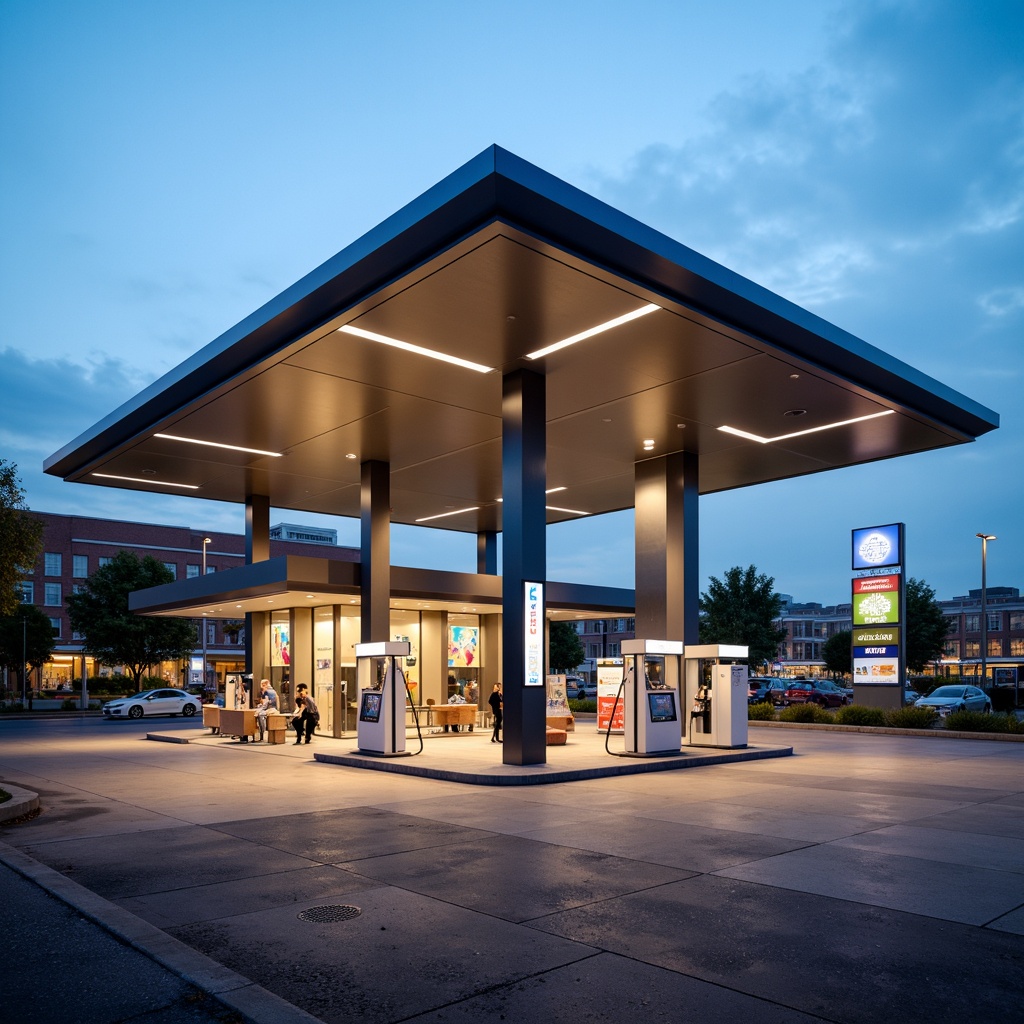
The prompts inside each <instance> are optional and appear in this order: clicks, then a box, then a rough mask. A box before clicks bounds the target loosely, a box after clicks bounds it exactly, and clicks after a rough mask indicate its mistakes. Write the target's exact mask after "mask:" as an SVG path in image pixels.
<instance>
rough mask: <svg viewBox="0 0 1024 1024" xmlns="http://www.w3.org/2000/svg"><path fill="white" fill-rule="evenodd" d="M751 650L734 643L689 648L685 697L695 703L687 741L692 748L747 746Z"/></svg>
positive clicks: (685, 739) (690, 718)
mask: <svg viewBox="0 0 1024 1024" xmlns="http://www.w3.org/2000/svg"><path fill="white" fill-rule="evenodd" d="M748 652H749V648H747V647H740V646H737V645H734V644H691V645H690V646H689V647H687V648H686V656H685V659H684V662H685V671H686V695H687V698H688V701H687V702H688V703H690V702H692V708H691V711H690V717H689V722H688V723H687V729H686V732H685V734H684V737H683V739H684V741H685V742H686V743H688V744H689V745H690V746H691V747H745V746H746V745H747V693H748V689H747V666H746V665H745V664H742V665H741V664H737V661H739V660H744V661H745V660H746V658H747V654H748Z"/></svg>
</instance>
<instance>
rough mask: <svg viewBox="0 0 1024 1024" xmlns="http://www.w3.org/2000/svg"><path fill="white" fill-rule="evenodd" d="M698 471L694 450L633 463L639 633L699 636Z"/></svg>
mask: <svg viewBox="0 0 1024 1024" xmlns="http://www.w3.org/2000/svg"><path fill="white" fill-rule="evenodd" d="M697 470H698V458H697V456H696V455H695V454H693V453H691V452H676V453H674V454H672V455H664V456H661V457H660V458H654V459H646V460H644V461H643V462H638V463H637V464H636V466H635V468H634V489H635V494H634V503H635V506H636V520H635V522H636V525H635V531H636V635H637V636H638V637H643V638H644V639H648V640H682V642H683V643H684V644H696V643H697V642H698V640H699V628H698V627H699V619H698V611H699V607H698V606H699V601H700V578H699V576H698V557H697V547H698V543H699V539H700V531H699V522H698V514H697V504H698V490H697Z"/></svg>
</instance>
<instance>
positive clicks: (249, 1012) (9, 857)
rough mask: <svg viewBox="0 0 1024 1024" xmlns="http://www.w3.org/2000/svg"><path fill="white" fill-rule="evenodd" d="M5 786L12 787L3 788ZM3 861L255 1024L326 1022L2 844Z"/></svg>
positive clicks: (1, 855) (95, 922) (0, 851)
mask: <svg viewBox="0 0 1024 1024" xmlns="http://www.w3.org/2000/svg"><path fill="white" fill-rule="evenodd" d="M4 788H6V789H10V788H12V787H8V786H6V785H5V787H4ZM22 792H27V790H22ZM37 802H38V797H37ZM4 806H6V804H5V805H4ZM0 863H2V864H5V865H7V867H9V868H11V869H12V870H13V871H16V872H17V873H18V874H19V875H21V876H22V877H23V878H27V879H28V880H29V881H30V882H34V883H35V884H36V885H38V886H39V887H40V888H41V889H44V890H45V891H46V892H48V893H50V894H51V895H52V896H56V897H57V899H59V900H60V901H61V902H62V903H66V904H67V905H68V906H69V907H72V908H73V909H74V910H76V911H78V913H80V914H81V915H82V916H83V917H85V918H88V919H89V920H90V921H92V922H93V923H94V924H97V925H99V926H100V927H101V928H102V929H103V930H104V931H107V932H109V933H110V934H111V935H113V936H114V937H115V938H117V939H120V940H121V941H122V942H124V943H125V944H126V945H128V946H131V948H132V949H135V950H137V951H138V952H140V953H142V954H143V955H145V956H147V957H149V959H150V960H154V961H156V963H158V964H160V965H161V966H163V967H166V968H167V970H169V971H170V972H171V973H172V974H176V975H177V976H178V977H179V978H181V979H182V980H183V981H186V982H188V983H189V984H190V985H193V986H195V987H196V988H198V989H200V990H202V991H203V992H205V993H206V994H207V995H209V996H211V997H212V998H213V999H216V1000H217V1001H218V1002H220V1003H222V1004H223V1005H224V1006H226V1007H228V1008H229V1009H232V1010H235V1011H236V1012H238V1013H240V1014H242V1016H243V1017H245V1019H246V1020H247V1021H251V1022H252V1024H323V1021H321V1020H320V1018H319V1017H314V1016H313V1015H312V1014H309V1013H306V1011H305V1010H300V1009H299V1008H298V1007H297V1006H293V1005H292V1004H291V1003H289V1002H286V1001H285V1000H284V999H282V998H281V997H280V996H278V995H275V994H274V993H273V992H269V991H268V990H267V989H265V988H263V987H262V986H260V985H257V984H255V983H254V982H252V981H250V980H249V979H248V978H244V977H242V975H240V974H237V973H236V972H235V971H232V970H230V969H229V968H227V967H225V966H223V964H219V963H217V961H216V960H212V959H210V957H208V956H206V955H204V954H203V953H200V952H198V951H197V950H194V949H193V948H192V947H191V946H187V945H185V943H184V942H181V941H180V940H178V939H175V938H174V937H173V936H170V935H168V934H167V933H166V932H162V931H161V930H160V929H159V928H157V927H156V926H155V925H151V924H149V923H148V922H147V921H143V920H142V918H140V917H136V916H135V915H134V914H131V913H129V912H128V911H127V910H124V909H123V908H122V907H119V906H117V904H116V903H111V902H110V901H109V900H105V899H104V898H103V897H102V896H97V895H96V893H94V892H91V891H90V890H89V889H86V888H85V887H84V886H82V885H79V884H78V883H77V882H73V881H72V880H71V879H70V878H68V877H67V876H66V875H62V874H61V873H60V872H59V871H55V870H54V869H53V868H50V867H47V866H46V865H45V864H41V863H40V862H39V861H37V860H33V858H31V857H29V856H28V855H27V854H25V853H22V852H21V851H20V850H17V849H15V848H14V847H13V846H9V845H8V844H7V843H5V842H2V841H0Z"/></svg>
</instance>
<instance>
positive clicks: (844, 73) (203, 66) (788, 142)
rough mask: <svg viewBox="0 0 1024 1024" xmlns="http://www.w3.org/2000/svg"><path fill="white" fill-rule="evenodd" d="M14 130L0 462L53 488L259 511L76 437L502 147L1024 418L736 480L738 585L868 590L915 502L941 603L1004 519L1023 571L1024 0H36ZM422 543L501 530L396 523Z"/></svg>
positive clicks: (611, 568) (451, 546)
mask: <svg viewBox="0 0 1024 1024" xmlns="http://www.w3.org/2000/svg"><path fill="white" fill-rule="evenodd" d="M0 129H2V137H3V140H4V141H3V145H2V147H0V239H2V243H0V261H2V262H0V310H2V317H0V331H2V334H0V356H2V362H0V365H2V367H3V374H2V382H3V386H2V390H0V395H2V399H0V457H3V458H6V459H8V460H11V461H14V462H16V463H17V464H18V467H19V472H20V476H21V479H22V482H23V485H24V487H25V490H26V493H27V497H28V502H29V504H30V506H31V507H33V508H37V509H40V510H43V511H50V512H66V513H77V514H82V515H97V516H103V517H109V518H123V519H131V520H136V521H148V522H163V523H176V524H183V525H190V526H193V527H195V528H196V529H226V530H231V531H236V532H241V531H242V529H243V515H242V510H241V508H238V507H234V506H225V505H221V504H215V503H207V502H201V501H195V500H189V499H186V498H173V497H159V496H150V495H136V494H132V493H131V492H117V491H114V490H111V489H107V488H98V487H89V486H83V485H72V484H64V483H63V482H61V481H59V480H55V479H53V478H49V477H45V476H44V475H43V473H42V462H43V460H44V458H46V457H47V456H48V455H50V454H51V453H53V452H54V451H56V450H57V449H59V448H61V447H62V446H63V445H65V444H67V443H68V442H69V441H70V440H72V439H73V438H74V437H76V436H77V435H78V434H79V433H80V432H81V431H82V430H84V429H86V428H87V427H89V426H90V425H91V424H92V423H94V422H95V421H97V420H98V419H100V418H102V417H103V416H105V415H106V414H107V413H109V412H110V411H112V410H113V409H114V408H116V407H117V406H118V405H119V404H120V403H121V402H122V401H124V400H125V399H126V398H129V397H131V395H133V394H135V393H136V392H137V391H138V390H140V389H141V388H142V387H144V386H145V385H146V384H148V383H149V382H150V381H152V380H153V379H155V378H156V377H158V376H160V375H161V374H162V373H164V372H165V371H166V370H168V369H170V368H171V367H173V366H175V365H177V364H178V363H179V362H181V361H182V360H183V359H185V358H187V357H188V356H189V355H191V354H192V353H193V352H195V351H196V350H197V349H199V348H200V347H202V346H203V345H204V344H206V343H207V342H209V341H211V340H212V339H213V338H215V337H216V336H218V335H219V334H221V333H222V332H223V331H224V330H226V329H227V328H228V327H230V326H232V325H233V324H235V323H236V322H238V321H239V320H241V319H242V318H243V317H245V316H246V315H247V314H248V313H250V312H252V310H254V309H256V308H257V307H258V306H260V305H261V304H262V303H263V302H265V301H266V300H267V299H269V298H271V297H272V296H274V295H276V294H277V293H278V292H280V291H281V290H283V289H284V288H285V287H287V286H288V285H290V284H291V283H293V282H294V281H296V280H297V279H298V278H299V277H301V276H302V275H303V274H305V273H306V272H307V271H309V270H311V269H312V268H314V267H315V266H317V265H319V264H320V263H322V262H323V261H324V260H325V259H327V258H329V257H330V256H332V255H333V254H334V253H336V252H337V251H339V250H340V249H342V248H343V247H344V246H345V245H347V244H348V243H349V242H351V241H352V240H353V239H355V238H357V237H358V236H359V235H361V234H362V233H363V232H365V231H367V230H369V229H370V228H371V227H373V226H374V225H375V224H377V223H379V222H380V221H381V220H382V219H384V218H385V217H386V216H388V215H389V214H390V213H392V212H394V211H395V210H396V209H398V208H399V207H400V206H402V205H404V204H405V203H406V202H408V201H409V200H411V199H413V198H415V197H416V196H417V195H419V194H420V193H421V192H423V191H424V190H426V189H427V188H428V187H429V186H430V185H432V184H433V183H434V182H436V181H437V180H439V179H440V178H442V177H444V176H445V175H446V174H448V173H449V172H450V171H452V170H454V169H455V168H456V167H458V166H459V165H461V164H462V163H464V162H465V161H466V160H468V159H469V158H470V157H472V156H474V155H475V154H476V153H478V152H479V151H481V150H482V149H484V148H485V147H486V146H488V145H490V144H491V143H497V144H499V145H501V146H504V147H505V148H507V149H510V150H512V151H513V152H515V153H517V154H518V155H520V156H522V157H524V158H525V159H527V160H530V161H532V162H533V163H536V164H538V165H540V166H541V167H543V168H544V169H545V170H548V171H550V172H552V173H553V174H556V175H558V176H559V177H561V178H564V179H565V180H567V181H569V182H571V183H572V184H574V185H577V186H578V187H580V188H582V189H584V190H585V191H588V192H590V193H592V194H594V195H596V196H598V197H599V198H601V199H603V200H605V201H606V202H609V203H611V204H612V205H613V206H616V207H618V208H620V209H622V210H623V211H625V212H626V213H629V214H631V215H632V216H634V217H636V218H638V219H639V220H641V221H644V222H645V223H648V224H650V225H651V226H653V227H655V228H658V229H659V230H661V231H663V232H665V233H666V234H668V235H670V236H672V237H674V238H676V239H678V240H679V241H681V242H683V243H685V244H686V245H689V246H691V247H692V248H694V249H696V250H698V251H699V252H702V253H704V254H705V255H707V256H710V257H711V258H713V259H715V260H718V261H719V262H721V263H723V264H725V265H726V266H728V267H729V268H730V269H733V270H735V271H737V272H739V273H741V274H744V275H745V276H747V277H749V278H751V279H752V280H754V281H756V282H758V283H759V284H762V285H765V286H766V287H768V288H771V289H772V290H774V291H776V292H778V293H780V294H781V295H784V296H785V297H786V298H789V299H792V300H793V301H795V302H797V303H799V304H801V305H803V306H805V307H806V308H808V309H810V310H812V311H813V312H815V313H817V314H818V315H820V316H823V317H824V318H825V319H827V320H830V321H832V322H833V323H835V324H837V325H839V326H840V327H842V328H844V329H845V330H848V331H850V332H851V333H853V334H855V335H857V336H859V337H861V338H863V339H864V340H865V341H868V342H870V343H871V344H873V345H876V346H878V347H880V348H882V349H884V350H886V351H888V352H891V353H892V354H893V355H895V356H896V357H898V358H900V359H902V360H904V361H906V362H908V363H910V364H911V365H912V366H914V367H916V368H918V369H920V370H922V371H923V372H925V373H927V374H929V375H931V376H932V377H934V378H936V379H937V380H939V381H941V382H942V383H944V384H947V385H950V386H951V387H953V388H955V389H956V390H958V391H960V392H962V393H963V394H965V395H966V396H968V397H969V398H971V399H973V400H975V401H977V402H980V403H982V404H983V405H985V406H988V407H989V408H991V409H994V410H995V411H996V412H997V413H999V415H1000V417H1001V428H1000V429H999V430H998V431H995V432H994V433H991V434H988V435H986V436H985V437H983V438H982V439H981V440H980V441H979V442H977V443H976V444H973V445H964V446H959V447H957V448H955V449H952V450H949V451H943V452H932V453H928V454H925V455H921V456H916V457H910V458H904V459H898V460H893V461H890V462H885V463H880V464H874V465H871V466H865V467H858V468H854V469H851V470H843V471H839V472H833V473H826V474H820V475H817V476H813V477H808V478H803V479H799V480H791V481H785V482H781V483H775V484H767V485H761V486H759V487H754V488H748V489H745V490H741V491H736V492H732V493H728V494H719V495H712V496H709V497H707V498H705V499H703V500H702V503H701V513H700V514H701V549H700V565H701V574H702V577H703V578H704V579H705V580H706V579H707V577H708V576H711V575H716V576H721V575H722V574H723V573H724V572H725V571H726V570H727V569H728V568H729V567H730V566H733V565H743V566H746V565H749V564H754V565H756V566H757V567H758V569H759V570H761V571H762V572H766V573H768V574H769V575H771V576H773V577H774V578H775V584H776V587H777V589H778V590H780V591H782V592H783V593H788V594H792V595H793V596H794V597H795V598H796V599H798V600H818V601H822V602H825V603H831V602H834V601H841V600H845V599H847V597H848V594H849V576H850V573H849V547H850V542H849V541H850V530H851V529H853V528H854V527H859V526H868V525H873V524H876V523H889V522H896V521H901V522H904V523H906V524H907V541H908V569H909V572H910V573H911V575H913V576H916V577H918V578H921V579H924V580H925V581H927V582H928V583H929V584H930V585H931V586H933V587H934V588H935V589H936V591H937V592H938V595H939V596H940V597H952V596H954V595H956V594H963V593H966V592H967V590H969V589H971V588H975V587H978V586H980V542H979V541H978V540H976V539H975V536H974V535H975V533H977V532H978V531H986V532H988V533H994V534H996V535H997V536H998V538H999V539H998V541H996V542H995V543H993V544H990V546H989V552H988V581H989V584H990V586H998V585H1007V586H1018V587H1022V588H1024V538H1022V529H1021V523H1022V521H1024V516H1022V512H1021V509H1022V507H1024V416H1022V412H1021V391H1022V378H1024V337H1022V334H1024V5H1022V4H1020V2H1019V0H1016V2H1001V0H984V2H980V3H975V4H967V3H963V2H941V0H935V2H929V0H865V2H861V3H834V2H828V0H777V2H775V3H772V4H765V3H763V2H745V0H744V2H741V0H720V2H719V3H717V4H715V5H710V4H705V3H691V2H689V0H674V2H653V0H634V2H633V3H630V4H623V3H610V2H601V0H589V2H587V3H583V2H560V0H548V2H545V3H534V2H530V0H517V2H515V3H512V2H494V3H487V4H481V3H469V2H465V3H459V2H444V0H438V2H435V3H430V2H382V3H380V4H375V5H369V4H364V3H359V4H357V3H348V2H340V0H336V2H333V3H331V2H322V0H290V2H289V3H287V4H286V3H283V2H281V3H275V2H259V0H247V2H235V0H220V2H218V0H202V2H195V0H174V2H164V0H149V2H147V3H145V4H132V3H128V2H123V0H121V2H102V0H89V2H87V3H83V2H81V0H79V2H55V0H3V2H2V3H0ZM274 519H275V521H277V520H285V521H299V522H302V521H314V522H316V521H322V520H318V519H316V518H314V517H309V516H302V515H301V514H298V513H295V512H282V513H280V514H276V515H275V516H274ZM331 525H335V526H337V527H338V528H339V531H340V539H341V540H342V542H347V543H355V542H357V536H358V533H357V527H356V524H355V523H353V522H351V521H345V520H335V521H332V522H331ZM392 556H393V559H394V561H396V562H398V563H402V564H409V565H427V566H440V565H450V566H452V567H454V568H457V569H461V570H464V571H468V570H471V569H472V568H473V565H474V559H475V546H474V542H473V539H472V538H464V537H459V536H456V535H451V534H447V533H438V532H436V531H420V530H415V529H413V528H395V530H394V532H393V538H392ZM548 565H549V576H550V577H551V578H553V579H565V580H572V581H578V582H602V583H610V584H615V585H620V586H631V585H632V578H633V559H632V516H631V514H628V513H623V514H616V515H612V516H605V517H598V518H595V519H592V520H586V521H582V522H578V523H573V524H565V525H561V526H558V527H552V528H551V529H550V533H549V540H548Z"/></svg>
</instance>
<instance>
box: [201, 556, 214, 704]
mask: <svg viewBox="0 0 1024 1024" xmlns="http://www.w3.org/2000/svg"><path fill="white" fill-rule="evenodd" d="M212 542H213V541H212V538H210V537H204V538H203V575H204V576H205V575H206V545H207V544H211V543H212ZM200 622H201V623H202V630H203V693H204V694H205V693H206V619H205V618H203V619H200Z"/></svg>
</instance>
